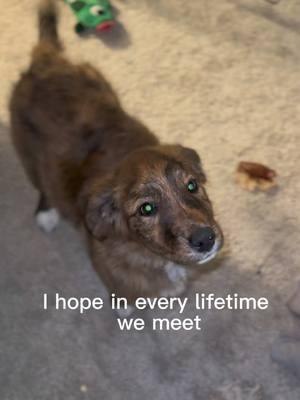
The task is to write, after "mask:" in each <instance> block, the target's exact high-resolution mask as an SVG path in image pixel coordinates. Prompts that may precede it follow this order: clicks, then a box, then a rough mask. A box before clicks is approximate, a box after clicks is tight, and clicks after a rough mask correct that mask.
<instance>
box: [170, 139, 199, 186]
mask: <svg viewBox="0 0 300 400" xmlns="http://www.w3.org/2000/svg"><path fill="white" fill-rule="evenodd" d="M174 147H175V149H176V152H177V154H178V157H179V159H180V161H182V162H183V163H184V164H188V165H189V166H190V167H192V169H193V170H194V172H195V174H197V175H198V176H199V178H200V179H201V182H202V183H205V182H206V175H205V172H204V170H203V167H202V162H201V159H200V157H199V155H198V153H197V152H196V151H195V150H193V149H190V148H189V147H184V146H181V145H175V146H174Z"/></svg>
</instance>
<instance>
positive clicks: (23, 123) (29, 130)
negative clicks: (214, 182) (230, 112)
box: [10, 1, 222, 302]
mask: <svg viewBox="0 0 300 400" xmlns="http://www.w3.org/2000/svg"><path fill="white" fill-rule="evenodd" d="M39 22H40V40H39V43H38V44H37V46H36V47H35V49H34V51H33V56H32V62H31V65H30V67H29V69H28V70H27V72H25V73H24V74H23V75H22V77H21V78H20V80H19V82H18V83H17V84H16V86H15V88H14V91H13V94H12V98H11V104H10V111H11V132H12V138H13V142H14V145H15V148H16V150H17V152H18V154H19V157H20V159H21V161H22V164H23V166H24V169H25V171H26V173H27V175H28V178H29V179H30V181H31V182H32V184H33V185H34V187H35V188H36V189H37V190H38V191H39V193H40V194H41V196H42V199H44V200H43V201H45V199H46V203H47V204H48V205H49V207H53V208H56V209H57V210H58V211H59V213H60V214H61V215H62V216H64V217H65V218H67V219H69V220H70V221H72V222H73V223H74V224H75V225H77V226H79V227H81V228H83V229H84V232H85V236H86V238H87V242H88V247H89V250H90V254H91V258H92V261H93V264H94V267H95V269H96V270H97V272H98V273H99V275H100V277H101V278H102V280H103V282H104V284H105V285H106V286H107V288H108V290H109V291H111V292H114V293H116V294H117V295H119V296H125V297H127V298H128V300H129V301H130V302H133V301H134V299H135V298H136V297H137V296H157V295H159V294H160V293H162V291H166V290H168V288H171V287H172V285H174V283H172V282H171V281H170V280H169V278H168V276H167V275H166V273H165V270H164V266H165V264H166V263H167V262H168V261H172V262H175V263H180V264H185V265H192V264H193V263H194V262H195V261H197V260H196V259H195V257H196V256H193V257H194V258H193V257H192V256H191V254H190V253H191V249H190V248H189V246H188V244H187V238H188V236H189V234H190V231H191V229H192V228H193V226H195V225H197V224H203V225H210V226H213V227H214V229H215V232H216V234H217V235H218V238H219V239H220V243H221V241H222V234H221V231H220V229H219V228H218V226H217V224H216V222H215V221H214V217H213V211H212V207H211V203H210V201H209V199H208V197H207V195H206V192H205V189H204V187H203V184H204V183H205V176H204V172H203V170H202V166H201V163H200V159H199V157H198V155H197V154H196V152H195V151H194V150H191V149H187V148H184V147H182V146H179V145H161V144H160V143H159V141H158V139H157V137H156V136H154V135H153V134H152V133H151V132H150V131H149V130H148V128H146V127H145V126H144V125H143V124H142V123H141V122H140V121H138V120H137V119H136V118H134V117H132V116H130V115H128V114H127V113H126V111H124V109H123V108H122V106H121V104H120V101H119V99H118V97H117V95H116V93H115V92H114V91H113V89H112V87H111V85H110V84H109V83H108V82H107V81H106V79H105V78H104V77H103V76H102V75H101V73H99V72H98V71H97V70H95V69H94V68H93V67H92V66H91V65H89V64H81V65H74V64H72V63H71V62H70V61H68V60H67V59H66V58H65V57H64V55H63V54H62V51H61V49H62V46H61V43H60V41H59V38H58V36H57V30H56V11H55V7H54V5H53V2H52V1H46V3H44V5H43V6H42V8H41V10H40V16H39ZM191 177H193V178H194V179H196V180H197V181H198V184H199V186H200V189H199V192H198V193H197V194H191V193H189V192H187V190H186V183H187V182H188V179H190V178H191ZM148 199H151V200H152V201H156V202H157V203H159V212H158V214H157V215H156V216H155V217H141V216H140V215H139V212H138V209H139V206H140V205H141V203H143V202H144V201H147V200H148Z"/></svg>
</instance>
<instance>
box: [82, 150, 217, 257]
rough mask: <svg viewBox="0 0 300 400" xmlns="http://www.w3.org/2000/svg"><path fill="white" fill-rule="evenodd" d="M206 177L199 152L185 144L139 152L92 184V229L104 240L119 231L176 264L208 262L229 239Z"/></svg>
mask: <svg viewBox="0 0 300 400" xmlns="http://www.w3.org/2000/svg"><path fill="white" fill-rule="evenodd" d="M205 181H206V178H205V174H204V172H203V169H202V166H201V161H200V158H199V157H198V155H197V153H196V152H195V151H194V150H191V149H188V148H185V147H182V146H179V145H165V146H154V147H149V148H144V149H141V150H137V151H135V152H133V153H131V154H130V155H129V156H128V157H127V158H126V159H125V160H124V161H123V162H122V163H121V165H120V167H119V168H118V169H117V171H115V172H114V173H113V174H112V175H111V176H109V177H108V178H107V179H106V180H103V179H102V180H99V181H97V180H96V181H95V182H94V183H93V184H92V185H91V187H90V188H89V194H88V196H87V202H86V207H85V216H84V217H85V221H86V225H87V228H88V230H89V231H90V232H91V234H92V235H93V236H95V237H96V238H98V239H99V240H104V239H105V238H107V237H112V236H116V235H117V236H120V237H123V238H127V239H129V240H134V241H136V242H138V243H140V244H142V245H144V246H145V247H147V248H148V249H150V250H152V251H153V252H155V253H156V254H160V255H162V256H164V257H165V258H167V259H170V260H172V261H174V262H178V263H182V264H191V263H199V264H202V263H204V262H207V261H209V260H210V259H212V258H213V257H214V256H215V255H216V253H217V252H218V250H219V249H220V248H221V247H222V243H223V236H222V232H221V230H220V228H219V226H218V224H217V223H216V221H215V220H214V215H213V209H212V205H211V202H210V200H209V198H208V196H207V193H206V190H205V188H204V184H205Z"/></svg>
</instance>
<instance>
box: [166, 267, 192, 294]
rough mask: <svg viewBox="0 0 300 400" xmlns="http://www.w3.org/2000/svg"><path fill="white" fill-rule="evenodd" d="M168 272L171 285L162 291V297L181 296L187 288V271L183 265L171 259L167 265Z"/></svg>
mask: <svg viewBox="0 0 300 400" xmlns="http://www.w3.org/2000/svg"><path fill="white" fill-rule="evenodd" d="M165 271H166V274H167V276H168V278H169V280H170V283H171V285H170V287H169V288H166V289H164V290H162V291H161V293H160V296H162V297H173V296H180V295H181V294H182V293H184V292H185V290H186V285H187V272H186V269H185V268H184V267H182V266H181V265H178V264H175V263H173V262H171V261H169V262H168V263H167V264H166V265H165Z"/></svg>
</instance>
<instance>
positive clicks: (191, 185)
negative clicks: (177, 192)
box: [187, 180, 198, 193]
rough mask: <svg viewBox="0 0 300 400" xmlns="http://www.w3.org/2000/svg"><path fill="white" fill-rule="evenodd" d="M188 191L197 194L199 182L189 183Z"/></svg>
mask: <svg viewBox="0 0 300 400" xmlns="http://www.w3.org/2000/svg"><path fill="white" fill-rule="evenodd" d="M187 190H188V191H189V192H190V193H196V192H197V190H198V185H197V182H196V181H194V180H190V181H189V183H188V184H187Z"/></svg>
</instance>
